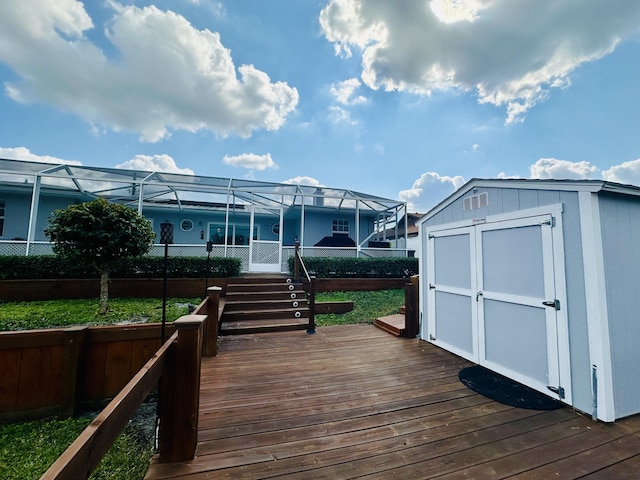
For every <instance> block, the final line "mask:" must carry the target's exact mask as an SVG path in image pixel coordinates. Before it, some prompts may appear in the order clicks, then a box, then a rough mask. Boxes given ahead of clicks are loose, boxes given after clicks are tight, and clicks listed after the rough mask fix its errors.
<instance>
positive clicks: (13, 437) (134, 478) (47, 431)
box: [0, 404, 155, 480]
mask: <svg viewBox="0 0 640 480" xmlns="http://www.w3.org/2000/svg"><path fill="white" fill-rule="evenodd" d="M154 408H155V407H154V405H153V404H148V405H143V406H142V407H141V408H140V409H139V410H138V412H137V413H136V416H134V418H133V419H132V421H131V422H130V424H129V426H128V427H127V428H125V430H124V432H123V433H122V434H121V435H120V436H119V437H118V439H117V440H116V442H115V444H114V445H113V447H111V449H110V450H109V452H108V453H107V455H105V457H104V458H103V459H102V462H101V463H100V465H99V466H98V468H97V469H96V471H95V472H94V473H93V475H91V477H90V478H92V479H101V480H102V479H105V480H106V479H110V480H138V479H140V480H141V479H143V478H144V475H145V473H146V472H147V468H149V462H150V460H151V457H152V455H153V413H154V412H153V409H154ZM150 409H151V410H152V411H149V410H150ZM91 420H92V416H89V415H87V416H83V417H79V418H70V419H67V420H52V419H46V420H36V421H32V422H22V423H14V424H9V425H0V478H2V479H3V480H25V479H38V478H40V476H41V475H42V474H43V473H44V472H46V470H47V469H48V468H49V467H50V466H51V465H52V464H53V462H54V461H55V460H56V459H57V458H58V457H59V456H60V455H61V454H62V452H64V450H65V449H66V448H67V447H68V446H69V445H71V443H72V442H73V441H74V440H75V439H76V437H77V436H78V435H80V433H81V432H82V430H84V428H85V427H86V426H87V425H88V424H89V423H90V422H91Z"/></svg>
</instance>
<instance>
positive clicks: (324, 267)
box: [289, 257, 418, 278]
mask: <svg viewBox="0 0 640 480" xmlns="http://www.w3.org/2000/svg"><path fill="white" fill-rule="evenodd" d="M302 260H303V261H304V264H305V266H306V267H307V270H308V271H309V274H310V275H315V276H316V277H318V278H349V277H351V278H407V277H410V276H412V275H416V274H417V273H418V259H417V258H410V257H391V258H388V257H385V258H345V257H303V259H302ZM293 261H294V260H293V258H290V259H289V272H290V273H293Z"/></svg>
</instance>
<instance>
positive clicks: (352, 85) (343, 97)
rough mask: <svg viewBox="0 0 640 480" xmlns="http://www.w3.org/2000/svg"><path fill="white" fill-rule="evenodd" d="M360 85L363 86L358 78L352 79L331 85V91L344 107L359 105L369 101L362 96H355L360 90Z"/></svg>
mask: <svg viewBox="0 0 640 480" xmlns="http://www.w3.org/2000/svg"><path fill="white" fill-rule="evenodd" d="M360 85H362V84H361V83H360V80H358V79H357V78H350V79H349V80H344V81H342V82H337V83H334V84H333V85H331V88H330V89H329V91H330V93H331V95H333V96H334V97H335V99H336V101H337V102H338V103H340V104H342V105H357V104H359V103H365V102H366V101H367V99H366V98H365V97H363V96H362V95H355V92H356V90H357V89H358V88H360Z"/></svg>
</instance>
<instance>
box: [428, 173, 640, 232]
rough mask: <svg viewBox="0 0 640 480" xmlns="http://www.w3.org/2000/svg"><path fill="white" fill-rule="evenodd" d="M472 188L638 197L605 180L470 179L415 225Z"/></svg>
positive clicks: (635, 190)
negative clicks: (580, 192)
mask: <svg viewBox="0 0 640 480" xmlns="http://www.w3.org/2000/svg"><path fill="white" fill-rule="evenodd" d="M474 188H517V189H530V190H564V191H587V192H592V193H598V192H609V193H618V194H622V195H629V196H636V197H637V196H640V187H637V186H635V185H624V184H621V183H615V182H607V181H605V180H552V179H544V180H542V179H525V178H522V179H520V178H494V179H483V178H472V179H471V180H469V181H468V182H467V183H465V184H464V185H462V186H461V187H460V188H458V190H456V191H455V192H453V193H452V194H451V195H449V196H448V197H446V198H445V199H444V200H442V201H441V202H440V203H438V204H437V205H436V206H435V207H433V208H432V209H431V210H429V211H428V212H427V213H426V214H425V215H424V216H423V217H422V218H421V219H420V220H419V221H418V222H416V223H417V225H420V224H422V223H423V222H425V221H426V220H427V219H429V218H431V217H433V216H434V215H436V214H437V213H438V212H440V211H441V210H442V209H444V208H445V207H446V206H447V205H449V204H450V203H452V202H454V201H456V200H457V199H458V198H461V197H463V196H465V195H466V194H467V193H468V192H470V191H471V190H473V189H474Z"/></svg>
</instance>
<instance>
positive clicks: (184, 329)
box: [41, 315, 206, 480]
mask: <svg viewBox="0 0 640 480" xmlns="http://www.w3.org/2000/svg"><path fill="white" fill-rule="evenodd" d="M205 320H206V316H205V315H187V316H184V317H181V318H179V319H178V320H176V321H175V322H174V325H175V327H176V330H177V331H176V332H175V333H174V334H173V335H172V336H171V337H170V338H169V340H167V341H166V342H165V343H164V345H162V347H161V348H160V350H158V352H157V353H156V354H155V355H154V356H153V358H151V360H149V361H148V362H147V363H146V364H145V366H144V367H143V368H142V370H140V371H139V372H138V373H137V374H136V375H135V376H134V377H133V378H132V379H131V381H130V382H129V383H127V385H126V386H125V388H124V389H123V390H122V391H120V393H118V395H116V397H115V398H114V399H113V400H112V401H111V402H110V403H109V404H108V405H107V407H106V408H105V409H104V410H103V411H102V412H101V413H100V414H99V415H98V416H97V417H96V418H95V419H94V420H93V422H91V423H90V424H89V426H88V427H87V428H86V429H85V430H84V431H83V432H82V433H81V434H80V436H79V437H78V438H77V439H76V440H75V441H74V442H73V443H72V444H71V446H70V447H69V448H68V449H67V450H65V452H64V453H63V454H62V455H61V456H60V457H59V458H58V459H57V460H56V462H55V463H54V464H53V465H51V467H50V468H49V469H48V470H47V471H46V472H45V474H44V475H43V476H42V477H41V479H44V480H53V479H56V480H61V479H86V478H88V477H89V475H90V474H91V472H92V471H93V470H94V469H95V468H96V466H97V465H98V463H100V460H101V459H102V457H103V456H104V454H105V453H106V452H107V451H108V450H109V448H111V445H112V444H113V442H114V441H115V439H116V438H117V436H118V435H119V434H120V432H121V431H122V430H123V429H124V427H125V426H126V424H127V422H128V421H129V419H130V418H131V417H132V416H133V414H134V412H135V410H136V409H137V408H138V407H139V406H140V404H141V403H142V401H143V400H144V399H145V397H146V396H147V395H148V394H149V392H151V390H152V389H153V388H154V387H155V386H156V385H157V384H158V381H160V382H161V383H160V384H161V389H160V399H159V402H160V408H159V414H160V433H159V456H160V461H161V462H177V461H183V460H190V459H192V458H193V457H194V455H195V448H196V443H197V432H198V406H199V401H200V358H201V354H202V331H203V324H204V322H205Z"/></svg>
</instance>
